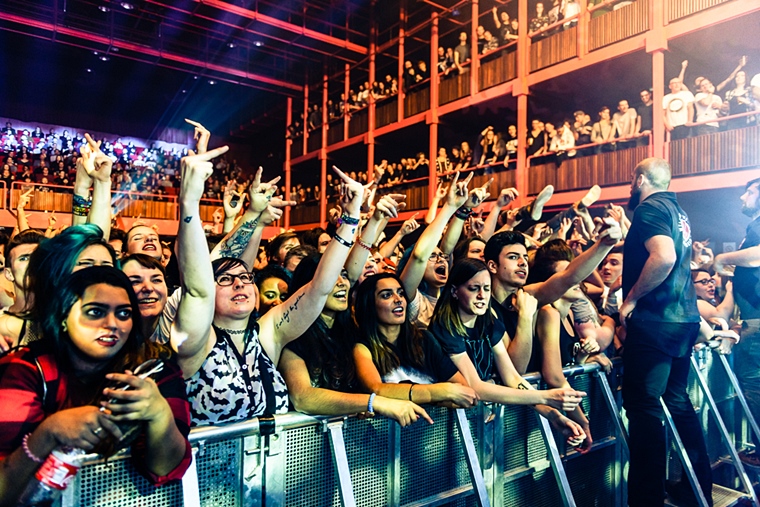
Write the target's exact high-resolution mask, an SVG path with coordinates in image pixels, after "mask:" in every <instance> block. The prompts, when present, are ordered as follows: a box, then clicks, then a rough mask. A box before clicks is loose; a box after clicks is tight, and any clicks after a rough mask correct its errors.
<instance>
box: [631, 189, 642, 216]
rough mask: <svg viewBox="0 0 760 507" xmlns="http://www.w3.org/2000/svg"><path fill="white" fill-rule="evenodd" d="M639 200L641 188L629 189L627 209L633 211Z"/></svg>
mask: <svg viewBox="0 0 760 507" xmlns="http://www.w3.org/2000/svg"><path fill="white" fill-rule="evenodd" d="M640 202H641V189H639V188H637V189H635V190H634V189H631V197H630V198H629V199H628V209H629V210H630V211H633V210H635V209H636V206H638V205H639V203H640Z"/></svg>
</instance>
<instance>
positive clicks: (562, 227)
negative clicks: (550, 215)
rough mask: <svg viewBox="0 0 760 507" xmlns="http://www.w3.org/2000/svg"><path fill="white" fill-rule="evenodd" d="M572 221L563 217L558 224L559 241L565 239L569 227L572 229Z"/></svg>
mask: <svg viewBox="0 0 760 507" xmlns="http://www.w3.org/2000/svg"><path fill="white" fill-rule="evenodd" d="M572 225H573V221H572V220H570V219H569V218H568V217H563V218H562V221H561V222H560V224H559V231H558V232H559V237H560V238H561V239H567V233H568V231H570V227H572Z"/></svg>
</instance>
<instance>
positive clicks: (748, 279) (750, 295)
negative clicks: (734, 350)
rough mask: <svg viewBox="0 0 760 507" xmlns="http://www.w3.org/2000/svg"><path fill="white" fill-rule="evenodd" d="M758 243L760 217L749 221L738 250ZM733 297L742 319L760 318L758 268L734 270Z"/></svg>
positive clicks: (759, 271)
mask: <svg viewBox="0 0 760 507" xmlns="http://www.w3.org/2000/svg"><path fill="white" fill-rule="evenodd" d="M758 245H760V218H757V219H755V220H753V221H752V222H750V224H749V225H748V226H747V235H746V236H745V237H744V241H742V244H741V245H740V246H739V250H744V249H746V248H751V247H753V246H758ZM733 282H734V298H735V299H736V304H737V305H739V309H740V310H741V312H742V319H744V320H747V319H760V268H742V267H739V266H737V267H736V270H735V271H734V278H733Z"/></svg>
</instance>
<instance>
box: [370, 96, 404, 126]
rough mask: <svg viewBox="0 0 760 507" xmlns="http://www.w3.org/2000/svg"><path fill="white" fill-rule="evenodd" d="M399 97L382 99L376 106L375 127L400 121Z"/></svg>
mask: <svg viewBox="0 0 760 507" xmlns="http://www.w3.org/2000/svg"><path fill="white" fill-rule="evenodd" d="M397 104H398V97H389V98H387V99H384V100H381V101H380V102H378V103H377V105H376V107H375V128H380V127H384V126H386V125H389V124H391V123H393V122H396V121H398V105H397Z"/></svg>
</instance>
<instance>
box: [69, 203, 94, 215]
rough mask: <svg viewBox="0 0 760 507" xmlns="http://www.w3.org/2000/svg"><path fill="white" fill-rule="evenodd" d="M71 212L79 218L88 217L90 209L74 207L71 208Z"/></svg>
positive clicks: (87, 207)
mask: <svg viewBox="0 0 760 507" xmlns="http://www.w3.org/2000/svg"><path fill="white" fill-rule="evenodd" d="M71 212H72V213H73V214H74V215H76V216H78V217H86V216H87V214H88V213H89V212H90V207H89V206H77V205H74V206H72V207H71Z"/></svg>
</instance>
